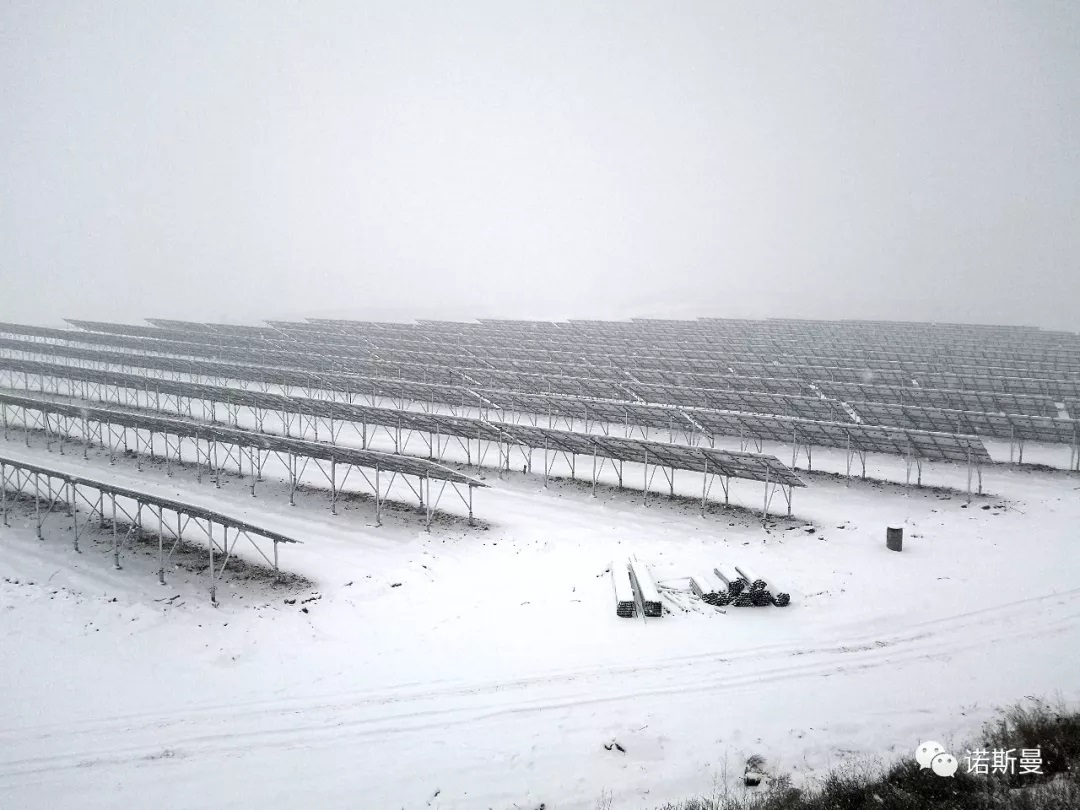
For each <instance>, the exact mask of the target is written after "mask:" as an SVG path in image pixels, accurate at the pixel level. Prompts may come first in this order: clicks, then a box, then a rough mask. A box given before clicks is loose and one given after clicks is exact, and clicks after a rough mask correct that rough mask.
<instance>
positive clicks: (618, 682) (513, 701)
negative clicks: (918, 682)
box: [0, 589, 1080, 779]
mask: <svg viewBox="0 0 1080 810" xmlns="http://www.w3.org/2000/svg"><path fill="white" fill-rule="evenodd" d="M1035 605H1039V606H1042V607H1043V610H1042V611H1039V612H1034V611H1031V610H1027V611H1023V610H1018V608H1022V607H1027V608H1031V607H1032V606H1035ZM1078 607H1080V589H1075V590H1071V591H1066V592H1063V593H1056V594H1047V595H1043V596H1040V597H1031V598H1028V599H1024V600H1018V601H1016V602H1011V603H1008V604H1005V605H1000V606H997V607H993V608H986V609H981V610H976V611H970V612H967V613H963V614H958V615H956V616H952V617H946V618H941V619H937V620H933V621H930V622H923V623H920V624H918V625H914V626H912V627H911V628H908V630H906V631H904V632H900V633H896V634H892V635H889V636H877V637H874V638H869V639H867V638H864V639H848V640H844V641H833V642H832V643H830V644H829V645H828V646H825V647H819V648H812V649H805V645H792V644H787V645H773V646H768V647H762V648H756V649H749V650H742V651H738V652H736V653H733V654H730V655H727V656H723V655H717V654H715V653H710V654H697V655H692V656H682V657H680V658H679V659H666V660H665V661H663V662H661V663H658V664H652V665H650V664H642V665H631V666H623V667H618V668H613V669H603V668H592V669H588V670H581V671H575V672H567V673H558V674H553V675H552V674H549V675H545V676H537V677H532V678H526V679H520V680H514V681H505V682H491V683H486V684H476V685H473V686H466V687H455V688H449V689H438V690H423V691H418V692H414V693H411V694H402V693H399V692H390V691H382V692H372V693H366V694H365V693H360V694H352V695H339V696H336V698H331V699H325V698H324V699H317V700H312V699H310V698H309V699H302V700H293V701H290V700H284V701H260V702H254V703H250V704H244V705H243V706H242V707H241V708H237V707H235V706H232V705H228V704H226V705H222V706H218V707H204V708H201V709H195V710H193V711H186V712H173V713H168V714H163V715H146V714H144V715H132V716H129V717H127V718H112V719H111V720H109V721H107V722H96V723H87V724H82V725H81V726H79V727H77V728H74V729H73V728H70V727H67V728H63V729H61V728H60V727H56V726H54V727H48V728H39V729H36V730H35V729H32V728H31V729H27V728H24V729H20V730H14V731H6V732H4V733H3V734H0V748H8V749H9V750H14V748H15V746H16V745H18V746H19V747H20V748H22V749H23V750H26V748H28V747H29V748H33V747H35V745H36V746H54V745H56V744H57V743H68V744H70V745H71V746H72V748H71V750H68V751H66V752H63V753H56V754H49V755H44V756H31V757H19V758H13V759H5V760H0V779H9V778H12V777H15V778H17V777H19V776H27V775H31V774H35V773H41V772H45V771H52V770H56V769H62V768H77V767H85V766H87V765H91V764H93V765H98V764H100V765H110V764H120V763H126V762H131V761H140V760H151V759H153V758H155V756H158V755H160V752H161V751H162V750H163V748H167V749H169V750H178V751H181V752H183V755H184V756H196V755H197V756H206V755H212V754H220V753H225V752H229V751H235V750H237V749H243V750H250V749H254V748H279V747H293V746H310V745H325V744H328V743H331V742H340V741H342V740H346V739H358V738H365V737H377V736H386V735H390V734H397V733H409V732H420V731H429V730H433V729H446V728H449V727H452V726H460V725H467V724H470V723H479V722H483V721H485V720H490V719H492V718H497V717H505V716H513V715H529V714H532V713H536V712H541V711H550V710H559V709H568V710H572V709H580V708H583V707H585V706H592V705H597V704H610V703H619V702H624V701H640V700H641V699H643V698H656V697H665V696H672V695H685V694H694V693H697V694H701V693H714V694H722V693H727V692H734V691H745V690H752V689H753V688H755V686H757V685H760V684H765V683H775V682H782V681H796V680H801V679H807V678H814V677H828V676H830V675H833V674H837V673H850V672H863V671H867V670H873V669H879V668H881V667H887V666H898V665H902V664H906V663H910V662H915V661H920V660H933V659H934V658H935V657H939V656H941V655H946V654H952V653H956V652H962V651H965V650H971V649H977V648H986V647H987V645H988V643H991V642H995V643H996V642H1001V641H1005V640H1010V639H1015V638H1028V637H1031V636H1032V635H1033V634H1037V635H1039V636H1044V637H1045V636H1047V635H1053V634H1058V633H1062V632H1067V631H1070V630H1076V629H1077V628H1078V627H1080V610H1077V608H1078ZM935 628H937V632H934V629H935ZM1033 631H1035V632H1034V633H1033ZM790 659H797V660H795V661H792V660H790ZM650 679H651V680H650ZM628 681H629V682H628ZM634 681H637V682H638V683H637V684H635V683H634ZM527 690H536V691H537V692H538V694H536V695H534V696H522V695H521V694H520V693H521V692H522V691H527ZM398 706H400V707H401V708H402V709H404V710H403V711H393V710H392V709H393V708H394V707H398ZM388 710H389V711H388ZM297 720H300V722H296V721H297ZM238 728H239V729H240V730H238ZM35 732H36V733H35ZM132 735H134V736H135V737H141V738H143V739H141V740H140V741H139V742H138V743H135V744H132V742H130V741H129V739H128V738H130V737H131V736H132ZM110 738H111V740H112V742H110ZM102 752H107V753H104V754H103V753H102Z"/></svg>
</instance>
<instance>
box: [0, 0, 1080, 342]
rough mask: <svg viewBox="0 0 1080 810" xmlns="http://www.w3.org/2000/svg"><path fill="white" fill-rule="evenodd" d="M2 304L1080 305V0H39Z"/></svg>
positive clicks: (4, 26) (972, 311)
mask: <svg viewBox="0 0 1080 810" xmlns="http://www.w3.org/2000/svg"><path fill="white" fill-rule="evenodd" d="M0 43H2V47H0V74H2V81H0V188H2V192H0V320H16V321H22V322H28V323H42V324H59V323H62V318H64V317H73V318H89V319H101V320H115V321H124V322H140V321H141V320H142V319H143V318H146V317H166V318H183V319H192V320H213V321H228V322H246V323H258V322H260V321H261V320H263V319H267V318H270V319H274V318H283V319H296V318H302V317H343V318H344V317H353V318H367V319H378V320H403V319H406V320H407V319H412V318H446V319H471V318H475V317H505V318H543V319H551V320H561V319H565V318H625V317H650V316H651V317H669V318H672V317H696V316H701V315H709V316H717V317H737V318H739V317H747V318H760V317H793V318H829V319H832V318H853V319H895V320H937V321H956V322H973V323H1001V324H1026V325H1031V326H1041V327H1044V328H1050V329H1069V330H1074V331H1080V307H1078V303H1080V47H1078V43H1080V4H1078V3H1069V2H1049V1H1043V2H1024V3H1021V2H1015V3H1007V2H953V3H948V4H940V3H929V2H914V3H877V2H821V3H798V2H787V3H770V2H766V3H743V4H737V3H734V2H717V3H696V2H677V3H667V4H657V3H642V2H610V1H609V2H583V3H572V4H571V3H565V4H562V3H521V2H471V1H470V2H463V3H459V4H439V3H414V2H314V3H300V4H297V3H283V2H276V1H270V2H258V3H256V2H234V1H233V0H222V2H217V3H192V4H177V5H173V4H159V3H120V2H99V3H63V2H57V3H47V4H36V3H7V4H5V5H4V6H3V8H2V9H0Z"/></svg>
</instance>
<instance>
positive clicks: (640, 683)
mask: <svg viewBox="0 0 1080 810" xmlns="http://www.w3.org/2000/svg"><path fill="white" fill-rule="evenodd" d="M417 449H418V448H417ZM765 449H766V451H767V452H776V453H777V454H778V455H779V457H780V458H781V460H784V458H785V457H784V453H783V452H781V451H780V449H779V448H775V449H770V448H768V447H766V448H765ZM1007 451H1008V448H1007V446H1006V447H1005V454H1006V457H1007ZM0 452H2V453H3V454H6V455H9V456H13V457H18V458H23V459H26V460H30V461H35V462H37V463H42V464H47V465H51V466H58V467H62V468H64V469H70V470H72V471H83V472H88V473H90V474H92V475H95V476H98V477H102V478H108V479H109V480H115V481H117V482H120V483H126V484H130V485H132V486H133V487H140V488H145V489H149V490H153V491H155V492H158V493H159V494H165V495H168V496H170V497H176V496H177V495H181V496H183V497H185V498H189V499H191V500H192V501H194V502H197V503H200V504H204V505H209V506H213V507H214V508H217V509H219V510H220V511H223V512H226V513H229V514H233V515H236V516H238V517H246V518H248V519H249V520H251V521H252V522H255V523H259V524H262V525H265V526H266V527H268V528H273V529H276V530H279V531H282V532H284V533H286V534H289V535H291V536H294V537H297V538H298V539H300V540H302V541H303V545H301V546H296V547H286V548H283V549H282V556H281V565H282V568H283V569H284V570H285V571H288V572H291V573H296V574H300V575H303V576H304V577H306V578H308V580H310V583H311V584H310V585H309V586H304V587H300V586H296V585H292V586H288V585H280V584H278V585H274V584H272V583H269V582H266V581H250V580H245V579H240V578H236V577H232V578H230V577H229V575H228V573H226V581H225V584H224V587H222V588H221V589H220V590H219V599H220V602H221V604H220V607H217V608H214V607H212V606H211V605H210V603H209V599H208V595H207V582H206V581H205V580H206V577H205V575H203V574H201V573H200V572H199V571H198V570H197V569H195V568H193V567H184V566H180V567H174V568H171V569H170V570H169V571H168V572H167V579H168V583H167V584H166V585H164V586H162V585H159V584H158V582H157V577H156V544H155V546H154V549H153V552H154V553H153V554H151V553H149V552H150V549H149V548H145V549H139V550H127V551H126V552H125V553H124V555H123V560H122V562H123V566H124V568H123V570H120V571H116V570H114V569H113V566H112V558H111V554H110V552H109V548H108V541H109V537H107V536H105V535H102V536H101V537H99V538H98V540H99V541H100V542H98V543H97V544H95V543H94V542H93V541H92V537H93V536H91V537H87V538H84V539H83V543H82V549H83V551H82V553H76V552H75V551H74V550H73V548H72V544H71V542H70V531H69V530H68V525H69V521H67V520H66V519H65V518H64V517H63V516H54V517H53V518H50V520H49V522H47V523H46V529H45V538H44V541H41V540H38V539H37V538H36V537H35V532H34V524H33V516H32V511H31V510H27V508H26V506H25V505H22V506H19V507H18V511H16V512H15V513H13V514H12V515H11V521H10V522H11V526H10V528H2V527H0V541H2V551H3V553H2V554H0V644H2V649H3V651H4V654H3V666H2V667H0V694H2V695H3V697H2V699H0V797H3V801H2V802H0V804H2V806H3V807H4V808H41V807H50V808H80V809H84V810H89V809H90V808H115V807H156V808H200V809H204V808H210V807H213V808H247V807H253V806H258V807H264V808H291V807H312V808H358V807H359V808H378V809H380V810H381V809H382V808H529V810H536V808H539V807H540V806H541V805H543V807H544V808H545V810H576V809H578V808H589V809H590V810H591V808H593V807H595V806H596V802H597V800H598V799H599V798H600V797H601V796H602V795H605V794H610V795H611V796H612V798H613V803H612V806H613V807H614V808H617V809H618V808H626V809H627V810H635V809H637V808H642V809H644V808H652V807H655V806H656V805H657V804H660V803H662V802H663V801H666V800H672V799H677V798H683V797H688V796H691V795H695V794H702V793H708V792H710V791H711V790H712V788H713V786H714V784H715V783H716V782H717V781H720V780H724V779H728V780H732V781H734V779H735V777H737V776H739V775H741V773H742V766H743V763H744V762H745V760H746V757H747V756H749V755H750V754H755V753H756V754H761V755H763V756H764V757H765V758H766V760H767V764H768V767H769V769H770V770H773V771H774V772H778V773H783V772H791V773H794V774H796V776H797V777H798V776H803V775H805V776H813V775H814V774H815V773H817V772H820V771H821V770H822V769H826V768H829V767H832V766H836V765H838V764H840V763H842V762H844V761H846V760H848V759H850V758H863V757H867V756H885V757H901V756H908V755H909V752H911V751H913V750H914V747H915V746H916V744H917V743H918V742H920V741H921V740H924V739H927V738H932V739H937V740H941V741H942V742H944V743H945V744H946V745H951V744H953V743H955V744H956V745H957V746H959V745H961V744H962V743H963V741H964V740H965V739H966V738H967V737H968V736H969V735H970V734H972V733H973V732H975V731H976V730H977V729H978V727H979V726H980V725H981V723H982V722H983V721H985V720H987V719H989V718H991V717H992V716H993V712H994V708H995V706H998V705H1002V704H1005V703H1011V702H1014V701H1016V700H1019V699H1022V698H1023V697H1024V696H1025V695H1033V696H1041V697H1053V696H1055V695H1058V694H1060V695H1061V696H1062V697H1064V698H1065V699H1067V700H1070V701H1075V700H1078V699H1080V679H1078V678H1077V676H1076V673H1077V672H1080V530H1078V528H1077V527H1078V526H1080V476H1077V475H1075V474H1072V475H1070V474H1069V473H1067V472H1064V471H1059V472H1054V471H1036V470H1031V469H1024V468H1021V469H1011V468H1008V467H1004V466H1000V467H994V468H989V469H986V470H984V472H983V484H984V493H985V494H984V495H983V496H981V497H980V496H976V497H974V498H973V499H972V501H971V503H970V504H968V503H967V498H966V496H964V495H963V493H962V492H961V491H962V490H963V489H964V488H965V486H966V481H967V470H966V468H963V467H960V466H956V467H952V466H948V465H927V466H926V467H925V468H924V474H923V480H924V482H926V483H929V484H933V485H935V486H951V487H955V488H957V489H958V490H961V491H946V490H941V489H929V488H927V489H914V488H911V489H908V488H905V487H902V486H897V485H893V484H882V483H880V482H875V481H861V480H859V479H857V478H856V479H852V480H851V481H847V480H845V479H843V478H837V477H833V476H830V475H824V474H816V473H814V474H806V473H802V475H803V476H804V478H805V480H806V481H807V483H808V487H807V488H806V489H800V490H797V491H796V492H795V500H794V517H793V518H791V519H784V518H782V517H775V519H773V520H772V521H771V522H770V524H769V525H768V526H767V527H763V526H762V525H761V522H760V519H759V517H760V514H759V513H758V512H753V511H751V510H760V507H761V489H760V485H758V484H752V483H750V482H734V484H733V487H732V501H733V503H738V504H741V505H742V506H743V507H746V508H745V509H738V508H733V509H731V510H726V511H725V510H724V509H723V508H722V507H721V506H719V505H715V504H712V505H710V510H709V514H708V515H707V516H706V517H701V516H700V515H699V514H698V508H699V507H698V504H697V502H695V500H694V498H695V496H696V497H700V487H701V483H700V477H696V478H695V476H691V475H685V476H684V475H683V474H682V473H680V477H679V484H678V487H677V490H678V491H679V492H680V493H682V494H684V495H686V499H685V500H670V499H668V498H667V497H666V496H663V495H657V496H655V497H650V505H649V506H648V508H646V507H644V506H643V505H642V503H641V500H642V499H641V493H640V491H637V492H635V491H633V490H629V489H628V490H623V491H619V490H616V489H614V488H612V487H601V488H600V489H599V491H598V496H597V497H596V498H594V497H592V496H591V494H590V487H589V485H588V483H586V482H580V481H578V482H569V481H561V480H560V481H552V483H551V485H550V486H549V487H548V488H545V487H544V486H543V477H542V475H540V474H537V473H535V472H534V473H532V474H523V473H522V472H521V466H520V463H519V464H518V466H517V467H516V469H514V471H513V472H510V473H504V474H503V475H502V476H501V477H500V476H498V475H497V474H496V473H495V472H494V471H491V470H488V471H486V472H485V473H484V474H485V476H486V480H485V483H487V484H489V485H490V486H491V488H490V489H483V490H480V491H479V492H478V493H477V496H476V503H475V509H476V515H477V517H478V518H479V520H480V521H481V524H482V525H480V526H477V527H473V528H470V527H468V526H467V525H466V523H465V521H464V520H463V519H460V511H461V510H460V504H457V505H456V507H455V505H454V504H453V503H451V502H450V501H449V500H448V499H446V498H444V501H443V505H445V506H446V507H447V508H448V509H450V510H451V511H453V510H455V509H456V510H457V513H458V514H457V515H455V516H444V517H443V518H442V519H440V520H437V521H436V523H435V524H434V525H433V526H432V529H431V532H430V533H426V532H424V531H423V522H422V517H421V515H420V514H419V513H418V512H416V511H415V510H414V509H410V508H404V507H403V508H400V509H395V510H390V511H388V512H387V513H386V514H385V515H384V522H385V525H383V526H382V527H378V528H377V527H375V525H374V523H375V520H374V506H373V504H372V503H371V502H370V500H363V499H358V498H356V499H351V500H348V501H345V502H339V504H338V511H339V514H338V515H337V516H333V515H331V514H330V509H329V503H328V499H327V497H326V493H325V492H319V491H312V490H311V489H308V490H307V491H304V492H302V493H301V494H300V495H299V496H298V499H297V505H296V506H295V507H290V506H289V504H288V497H287V487H286V486H285V485H284V484H283V483H281V481H280V478H281V477H282V474H283V471H284V468H281V469H280V470H276V471H275V470H274V469H273V468H268V469H267V472H268V476H269V478H271V479H273V478H274V477H275V475H276V476H277V477H278V479H279V480H278V481H276V482H275V481H272V480H268V482H267V483H266V484H263V485H260V489H259V497H257V498H255V499H253V498H252V497H251V495H250V492H249V490H248V489H247V487H246V485H245V483H244V482H242V481H240V480H239V479H237V478H235V477H228V476H227V477H225V478H223V481H222V487H221V488H220V489H216V488H215V487H214V485H213V484H212V483H210V481H209V479H208V478H206V477H204V483H202V484H199V483H197V482H196V480H195V473H194V470H193V469H182V470H179V471H176V474H175V475H174V476H173V477H171V478H169V477H167V476H166V474H165V470H164V468H163V467H161V466H160V465H154V464H151V463H148V462H145V461H144V464H143V471H142V472H141V473H140V472H138V471H137V470H136V467H135V460H134V459H131V458H122V457H121V458H120V459H118V461H117V464H116V465H115V466H111V467H110V466H109V464H108V462H107V456H106V455H102V454H101V452H100V451H97V450H91V451H90V454H89V456H90V457H89V459H88V460H84V459H83V458H82V455H81V452H78V453H74V452H71V451H70V450H69V452H68V454H67V455H63V456H61V455H60V454H59V453H57V452H52V453H48V452H46V450H45V446H44V442H43V440H42V439H41V438H40V437H36V438H35V439H34V440H33V441H32V446H31V447H30V448H27V447H26V445H25V443H24V441H23V437H22V436H21V435H20V434H19V433H18V431H12V434H11V440H10V441H8V442H3V441H0ZM991 452H993V453H994V455H995V457H997V458H1000V448H999V449H998V450H994V449H992V450H991ZM1047 452H1048V453H1049V452H1052V451H1047ZM788 453H790V450H789V451H788ZM1065 453H1066V455H1067V449H1066V450H1065ZM1028 460H1031V461H1036V460H1041V459H1040V458H1038V456H1037V451H1035V450H1033V451H1032V454H1031V455H1030V456H1026V457H1025V461H1028ZM814 466H815V468H818V467H820V468H822V469H826V470H832V471H834V472H835V471H838V470H843V469H844V459H843V454H842V453H832V454H830V453H829V452H828V451H825V450H820V449H815V451H814ZM627 467H628V471H627V474H626V480H627V481H628V482H633V481H638V480H640V474H639V475H637V476H636V477H635V475H633V474H631V473H630V471H629V467H630V465H627ZM868 467H869V470H868V471H869V472H870V473H871V475H880V476H883V477H888V478H891V479H893V480H899V481H903V480H904V475H905V469H904V463H903V460H901V459H887V458H875V459H873V460H872V464H870V465H868ZM657 478H658V479H659V476H658V477H657ZM310 480H311V483H312V484H314V483H315V479H314V478H312V479H310ZM714 496H715V493H714ZM401 497H402V498H404V495H401ZM779 500H780V499H779V498H777V499H776V501H774V504H773V510H774V511H776V509H777V503H776V502H777V501H779ZM414 503H415V502H414ZM889 525H897V526H903V527H904V529H905V537H904V551H903V552H902V553H901V554H896V553H893V552H889V551H888V550H886V548H885V528H886V526H889ZM811 529H812V530H813V531H810V530H811ZM630 555H636V556H637V557H638V558H639V559H640V560H643V561H645V562H647V563H648V564H649V565H650V566H651V567H652V570H653V572H654V574H655V576H656V578H657V579H658V580H660V581H661V582H663V583H665V584H668V585H670V586H672V587H676V588H685V587H686V581H685V577H686V576H688V575H689V574H691V573H694V572H697V571H701V570H708V569H711V568H712V567H713V566H714V565H717V564H719V563H728V564H742V563H745V564H747V565H749V566H750V567H751V568H752V569H753V570H754V571H755V572H759V573H761V574H764V575H765V576H766V577H767V578H769V579H771V580H774V581H775V582H776V583H777V584H778V585H779V586H780V587H781V589H782V590H785V591H788V592H790V593H791V596H792V604H791V606H790V607H787V608H784V609H780V608H761V609H749V608H748V609H737V608H727V609H726V612H720V611H717V610H715V609H713V608H708V607H705V606H702V605H700V603H699V607H701V610H693V611H691V612H681V611H679V610H677V609H676V608H672V610H673V612H672V613H671V614H669V615H666V616H664V617H663V618H661V619H650V620H648V621H645V620H642V619H641V618H635V619H619V618H617V617H616V616H615V610H614V601H615V600H614V594H613V591H612V585H611V579H610V575H609V574H608V573H607V571H608V568H609V563H610V562H611V561H612V560H617V561H625V560H626V559H627V558H628V557H629V556H630ZM248 558H249V559H254V556H253V555H248ZM174 597H176V598H174ZM286 600H295V603H293V604H287V603H286ZM304 600H311V601H306V602H305V601H304ZM613 740H614V741H617V742H618V743H619V744H620V745H621V746H622V747H623V748H624V749H625V751H623V752H620V751H618V749H616V748H614V747H612V749H611V750H608V749H607V748H605V746H610V743H611V742H612V741H613Z"/></svg>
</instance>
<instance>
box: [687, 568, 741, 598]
mask: <svg viewBox="0 0 1080 810" xmlns="http://www.w3.org/2000/svg"><path fill="white" fill-rule="evenodd" d="M690 589H691V590H692V591H693V592H694V594H695V595H696V596H697V597H698V598H699V599H701V601H702V602H704V603H705V604H707V605H714V606H716V607H723V606H724V605H726V604H728V603H729V602H730V601H731V594H729V593H728V589H727V585H726V584H725V583H723V582H721V581H720V578H719V577H718V576H716V574H713V573H710V572H708V571H706V572H703V573H698V574H694V575H693V576H692V577H690Z"/></svg>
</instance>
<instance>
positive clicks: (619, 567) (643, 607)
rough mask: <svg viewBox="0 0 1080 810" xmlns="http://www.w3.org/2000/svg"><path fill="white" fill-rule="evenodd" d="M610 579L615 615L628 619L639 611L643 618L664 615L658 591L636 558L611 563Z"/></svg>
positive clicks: (648, 573) (644, 567)
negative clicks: (624, 561) (627, 561)
mask: <svg viewBox="0 0 1080 810" xmlns="http://www.w3.org/2000/svg"><path fill="white" fill-rule="evenodd" d="M611 580H612V583H613V584H614V586H615V615H616V616H619V617H621V618H624V619H628V618H630V617H632V616H634V615H636V614H637V613H639V612H640V614H641V615H642V616H644V617H645V618H650V619H655V618H658V617H660V616H663V615H664V605H663V603H662V602H661V601H660V591H659V590H658V589H657V587H656V583H655V582H654V581H653V578H652V574H651V573H650V572H649V569H648V568H647V567H646V566H645V565H644V564H642V563H640V562H638V561H637V560H631V561H630V562H629V563H612V564H611Z"/></svg>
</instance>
